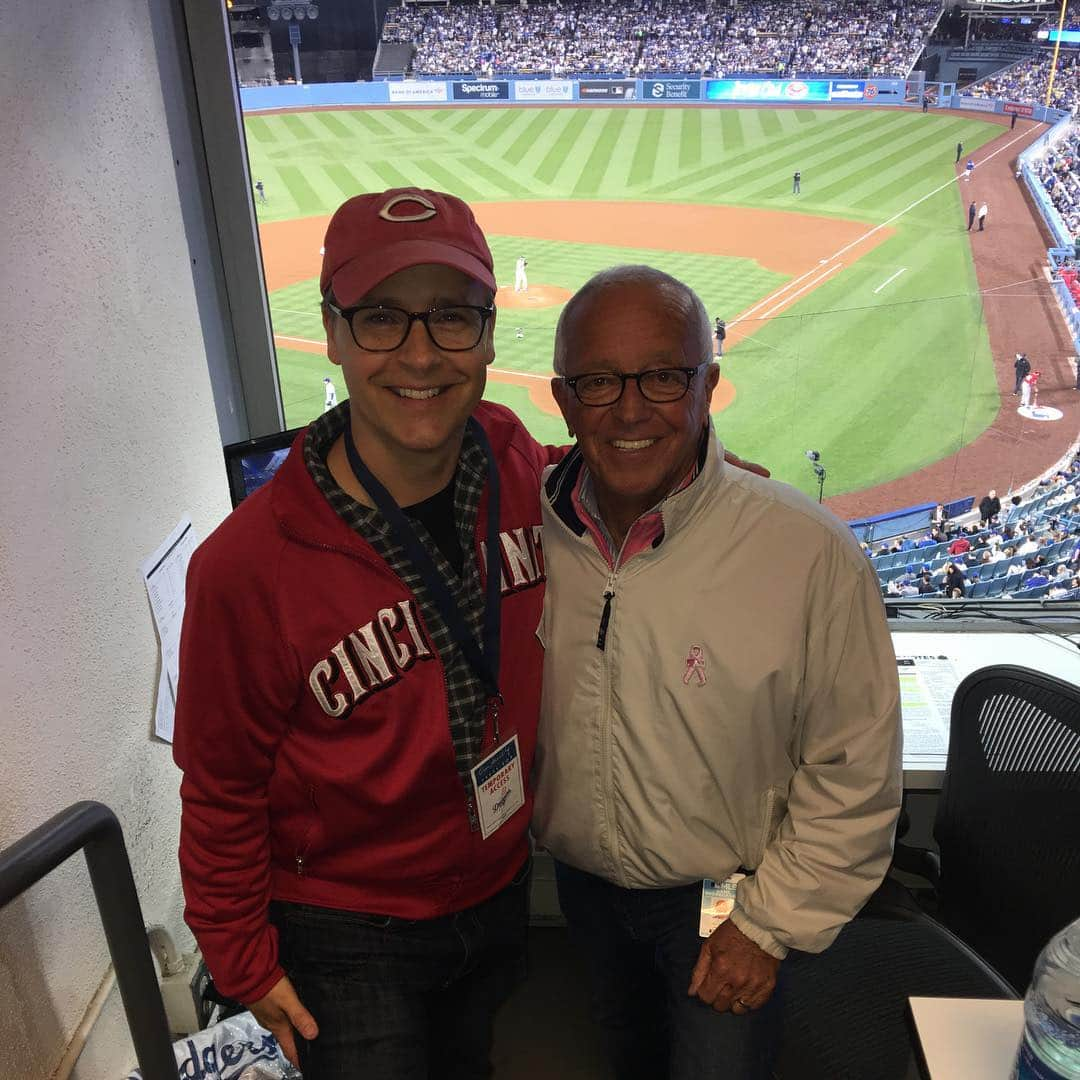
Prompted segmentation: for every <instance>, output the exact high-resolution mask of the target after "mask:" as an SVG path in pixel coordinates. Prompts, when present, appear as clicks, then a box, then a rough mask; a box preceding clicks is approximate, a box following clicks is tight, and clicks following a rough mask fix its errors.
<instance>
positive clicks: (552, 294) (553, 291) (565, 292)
mask: <svg viewBox="0 0 1080 1080" xmlns="http://www.w3.org/2000/svg"><path fill="white" fill-rule="evenodd" d="M570 295H571V294H570V290H569V289H564V288H563V287H562V286H561V285H530V286H529V287H528V289H526V290H525V292H514V290H513V289H511V288H510V286H509V285H503V286H502V287H501V288H500V289H499V291H498V292H497V293H496V294H495V306H496V307H500V308H543V307H554V306H555V305H556V304H565V303H566V301H567V300H569V299H570Z"/></svg>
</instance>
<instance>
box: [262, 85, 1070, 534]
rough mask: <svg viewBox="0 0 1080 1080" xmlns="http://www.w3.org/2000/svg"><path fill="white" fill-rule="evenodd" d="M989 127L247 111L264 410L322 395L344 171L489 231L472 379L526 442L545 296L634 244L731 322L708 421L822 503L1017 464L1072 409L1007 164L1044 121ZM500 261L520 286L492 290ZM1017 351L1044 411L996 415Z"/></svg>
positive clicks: (576, 112)
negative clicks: (430, 196) (332, 236)
mask: <svg viewBox="0 0 1080 1080" xmlns="http://www.w3.org/2000/svg"><path fill="white" fill-rule="evenodd" d="M1007 123H1008V118H1005V119H1004V120H999V119H998V118H995V117H991V116H988V115H986V114H967V113H956V112H951V113H934V114H931V115H922V114H919V113H916V112H906V111H905V112H898V111H887V110H881V109H866V108H862V109H837V108H833V109H829V110H824V109H813V108H807V107H796V108H791V107H789V108H783V109H777V108H715V107H714V108H700V107H678V106H664V107H656V106H651V107H649V108H647V109H640V108H630V109H628V108H618V107H615V108H612V107H604V106H597V107H574V108H565V107H558V106H547V107H501V108H490V107H489V108H480V107H475V106H473V107H468V108H451V107H434V108H410V109H379V110H377V111H376V110H372V109H367V110H365V109H356V108H349V109H337V108H335V109H311V110H304V111H301V112H282V113H273V114H266V113H261V114H258V115H249V116H247V117H246V118H245V126H246V129H247V135H248V147H249V151H250V155H251V162H252V174H253V175H256V176H259V177H260V178H262V180H263V181H264V183H265V188H266V191H267V195H268V201H267V204H265V205H263V204H259V205H258V207H257V209H258V213H259V220H260V234H261V238H262V246H263V257H264V264H265V270H266V276H267V287H268V291H269V292H270V299H271V311H272V316H273V325H274V331H275V342H276V345H277V350H278V362H279V373H280V380H281V389H282V397H283V401H284V403H285V410H286V421H287V424H288V425H290V426H294V425H297V424H300V423H303V422H306V421H307V420H308V419H310V418H311V416H313V415H315V414H316V412H317V411H318V410H319V408H321V404H322V398H321V394H322V389H321V384H322V377H323V376H324V375H326V374H328V373H329V372H330V365H329V363H328V361H326V360H325V347H324V345H323V343H322V342H321V341H320V337H321V334H320V329H321V324H320V321H319V306H318V305H319V298H318V289H317V277H318V267H319V249H320V246H321V242H322V239H321V238H322V233H323V230H324V229H325V225H326V221H327V217H328V215H329V213H330V212H331V211H332V209H333V208H334V207H335V206H336V205H337V204H338V203H339V202H340V201H341V200H342V199H343V198H345V197H347V196H349V195H352V194H356V193H357V192H360V191H369V190H378V189H381V188H384V187H387V186H391V185H410V184H416V185H419V186H423V187H434V188H439V189H443V190H447V191H451V192H453V193H455V194H457V195H459V196H461V197H463V198H465V199H467V200H468V201H469V202H470V203H471V204H472V205H473V207H474V209H475V211H476V213H477V217H478V219H479V220H480V222H481V224H482V225H483V227H484V229H485V231H486V232H487V234H488V236H489V237H490V239H491V246H492V251H493V253H494V256H495V266H496V274H497V278H498V281H499V283H500V285H501V286H505V288H504V289H500V294H499V297H498V306H499V309H500V316H499V321H498V326H497V330H496V353H497V355H496V360H495V364H494V366H493V369H492V371H491V374H490V378H489V381H488V391H487V396H488V397H490V398H492V399H494V400H498V401H502V402H505V403H506V404H509V405H511V406H512V407H513V408H515V409H516V410H517V411H518V412H519V413H520V414H521V415H522V417H523V418H524V419H525V421H526V423H527V424H528V426H529V427H530V429H531V430H532V431H533V433H534V434H535V435H536V436H537V437H538V438H540V439H542V440H544V441H547V442H561V441H564V439H565V428H564V427H563V425H562V424H561V422H560V420H559V418H558V416H557V413H556V410H555V409H554V405H553V402H552V399H551V396H550V391H549V389H548V383H547V380H548V378H549V376H550V374H551V355H552V343H553V339H554V328H555V322H556V320H557V318H558V314H559V311H560V310H561V305H562V303H563V301H564V300H565V299H566V297H567V296H568V295H569V293H570V292H572V291H573V290H574V289H575V288H577V287H578V286H579V285H580V284H581V283H582V282H584V281H585V280H586V279H587V278H588V277H589V276H590V275H591V274H592V273H593V272H595V271H596V270H598V269H601V268H602V267H605V266H609V265H612V264H614V263H620V262H643V263H649V264H651V265H655V266H658V267H660V268H661V269H664V270H667V271H668V272H670V273H672V274H675V275H676V276H678V277H680V278H682V279H684V280H686V281H687V282H688V283H689V284H690V285H692V286H693V287H694V288H695V289H696V290H697V291H698V292H699V293H700V295H701V296H702V298H703V300H704V301H705V304H706V306H707V308H708V310H709V312H710V313H711V314H712V315H714V316H721V317H723V318H725V319H726V320H727V322H728V327H729V333H728V338H727V342H726V348H725V355H724V357H723V361H722V365H721V372H722V380H721V384H720V387H719V390H718V393H717V395H716V398H715V400H714V412H715V413H716V414H717V426H718V430H719V432H720V434H721V437H722V438H723V439H724V441H725V442H726V443H727V444H729V445H730V446H732V447H734V448H736V449H738V451H739V452H740V453H743V454H745V455H747V456H750V457H752V458H754V459H756V460H759V461H763V462H766V463H767V464H768V465H769V467H770V468H771V469H772V471H773V474H774V475H775V476H777V477H778V478H780V479H782V480H785V481H787V482H789V483H792V484H795V485H796V486H799V487H801V488H803V489H805V490H807V491H812V490H816V488H815V483H816V482H815V479H814V476H813V474H812V473H811V472H810V470H809V469H807V467H806V461H805V458H804V453H803V452H804V451H805V449H806V448H807V447H814V448H815V449H817V450H818V451H819V452H820V453H821V455H822V457H823V458H825V459H826V460H828V462H829V490H828V491H827V493H826V494H827V495H829V499H828V502H829V504H830V506H831V507H832V508H833V509H834V510H835V511H836V512H837V513H839V514H841V515H843V516H847V517H849V518H850V517H856V516H860V515H865V514H872V513H878V512H882V511H885V510H889V509H893V508H896V507H899V506H903V505H905V504H907V503H912V502H917V501H920V500H925V499H928V498H929V499H939V500H948V499H951V498H958V497H963V496H965V495H968V494H971V493H972V492H973V491H975V490H978V489H985V488H986V487H988V486H995V485H996V486H997V487H999V488H1006V487H1008V486H1009V485H1010V484H1011V483H1015V484H1020V483H1023V482H1026V481H1027V480H1029V479H1030V478H1031V477H1032V476H1034V475H1036V474H1037V473H1038V472H1039V471H1040V470H1042V469H1045V468H1047V467H1048V466H1049V465H1051V464H1052V463H1053V462H1054V461H1056V460H1057V458H1059V457H1060V456H1061V454H1062V453H1064V451H1065V449H1066V448H1067V445H1068V443H1069V441H1070V439H1071V437H1072V436H1074V435H1075V432H1076V429H1077V421H1076V413H1077V408H1076V405H1075V404H1074V403H1073V401H1072V400H1071V398H1070V397H1068V396H1066V395H1065V394H1064V392H1058V391H1056V390H1055V387H1057V386H1059V385H1060V386H1062V387H1065V386H1069V387H1071V379H1069V378H1068V375H1069V374H1071V369H1070V372H1066V371H1065V369H1066V368H1067V367H1068V361H1067V360H1066V357H1067V356H1068V355H1069V353H1070V352H1071V349H1070V347H1069V342H1068V335H1067V334H1066V332H1065V330H1064V328H1063V327H1061V325H1060V318H1059V317H1058V316H1057V309H1056V305H1055V303H1054V300H1053V297H1052V296H1051V294H1050V291H1049V289H1048V288H1047V287H1046V284H1045V280H1044V279H1043V278H1042V276H1041V272H1040V271H1039V267H1040V266H1041V263H1042V262H1043V261H1045V250H1046V241H1045V239H1044V238H1043V236H1042V234H1041V232H1040V227H1039V224H1038V223H1037V220H1036V218H1035V215H1034V213H1033V211H1032V210H1031V208H1030V207H1029V206H1028V204H1027V202H1026V201H1025V199H1024V196H1023V194H1022V192H1021V190H1020V188H1019V186H1018V185H1017V184H1016V182H1015V180H1014V178H1013V175H1012V174H1013V169H1014V165H1013V162H1014V161H1015V157H1016V155H1017V153H1019V152H1020V150H1022V149H1023V148H1024V147H1025V146H1026V145H1028V143H1030V142H1031V141H1032V139H1033V138H1035V137H1036V136H1037V135H1038V134H1039V133H1040V132H1041V130H1042V128H1041V126H1040V125H1036V124H1034V123H1032V122H1031V121H1027V120H1024V121H1021V122H1020V123H1019V124H1018V125H1017V127H1016V130H1014V131H1012V132H1010V131H1009V130H1008V127H1007ZM1003 125H1004V126H1003ZM958 141H959V142H963V144H964V147H965V148H966V151H965V152H966V153H967V154H970V155H971V156H972V157H973V158H974V160H975V162H976V169H975V172H974V178H973V180H972V181H971V182H969V183H962V184H957V183H956V180H957V178H958V172H957V166H956V165H955V163H954V160H953V158H954V154H953V149H954V148H955V145H956V143H957V142H958ZM962 165H963V163H961V166H960V168H961V169H962ZM796 169H797V170H798V171H799V172H800V173H801V178H802V179H801V192H800V194H799V195H798V196H793V195H792V191H791V176H792V174H793V172H794V171H795V170H796ZM973 197H977V198H978V199H979V202H980V203H982V202H988V203H989V204H990V206H991V207H992V208H993V214H992V217H991V218H990V219H989V220H988V223H987V228H986V230H985V231H984V232H983V233H972V234H969V233H968V232H967V231H966V228H965V226H966V220H965V216H964V215H965V211H966V206H967V201H968V200H970V198H973ZM521 256H524V257H526V258H527V259H528V275H529V276H528V283H529V289H528V291H526V292H525V293H520V292H519V293H515V292H514V288H513V286H514V266H515V261H516V260H517V259H518V258H519V257H521ZM1019 348H1026V349H1027V350H1028V351H1035V352H1036V353H1037V354H1038V355H1039V356H1040V357H1043V356H1046V357H1048V358H1050V359H1047V360H1046V361H1043V368H1044V370H1046V369H1049V372H1048V373H1047V377H1045V382H1046V393H1045V395H1044V396H1045V398H1046V402H1045V403H1046V404H1048V405H1053V406H1056V407H1058V408H1061V409H1063V411H1064V412H1065V422H1064V423H1060V424H1041V425H1040V424H1035V423H1033V422H1031V421H1029V420H1027V419H1026V418H1024V417H1023V416H1020V415H1019V414H1017V413H1016V411H1015V409H1014V408H1013V405H1012V404H1011V397H1010V396H1009V391H1010V390H1011V378H1012V367H1011V365H1012V357H1013V355H1014V353H1015V352H1016V350H1017V349H1019ZM320 356H321V357H322V358H323V359H321V360H320V359H319V357H320ZM1055 365H1057V367H1060V368H1061V370H1060V371H1057V370H1056V367H1055Z"/></svg>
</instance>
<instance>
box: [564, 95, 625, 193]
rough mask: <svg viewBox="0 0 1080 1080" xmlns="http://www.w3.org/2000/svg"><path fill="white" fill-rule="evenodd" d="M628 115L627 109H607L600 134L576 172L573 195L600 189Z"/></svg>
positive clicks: (595, 191) (594, 191)
mask: <svg viewBox="0 0 1080 1080" xmlns="http://www.w3.org/2000/svg"><path fill="white" fill-rule="evenodd" d="M638 115H640V114H638ZM630 116H631V112H630V110H629V109H611V110H609V111H608V114H607V116H606V118H605V119H604V126H603V127H602V128H601V129H600V135H599V137H598V138H597V140H596V142H595V143H593V148H592V153H591V154H589V156H588V158H586V159H585V164H584V165H583V166H582V169H581V172H580V173H579V174H578V179H577V183H576V184H575V185H574V194H575V195H595V194H596V193H597V192H598V191H599V190H600V185H601V183H602V182H603V179H604V174H605V173H606V172H607V168H608V166H609V165H610V164H611V162H612V158H613V157H614V155H615V152H616V150H617V148H618V146H619V136H620V135H621V134H622V130H623V128H624V127H625V126H626V121H627V119H628V118H629V117H630Z"/></svg>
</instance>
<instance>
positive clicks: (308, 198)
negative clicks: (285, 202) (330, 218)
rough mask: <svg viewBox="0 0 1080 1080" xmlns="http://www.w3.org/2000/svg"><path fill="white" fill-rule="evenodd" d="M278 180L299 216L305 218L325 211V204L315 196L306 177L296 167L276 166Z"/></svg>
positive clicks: (298, 167) (302, 171)
mask: <svg viewBox="0 0 1080 1080" xmlns="http://www.w3.org/2000/svg"><path fill="white" fill-rule="evenodd" d="M278 179H279V180H280V181H281V182H282V183H283V184H284V185H285V187H286V189H287V190H288V192H289V194H290V195H291V196H292V199H293V202H295V203H296V209H297V210H299V211H300V216H302V217H307V216H309V215H310V214H321V213H322V212H323V210H324V209H325V205H326V204H325V202H324V201H323V200H322V199H320V198H319V196H318V195H316V193H315V191H314V189H313V188H312V186H311V184H310V183H309V182H308V178H307V175H306V174H305V172H304V170H303V169H302V168H301V167H300V166H298V165H280V166H278Z"/></svg>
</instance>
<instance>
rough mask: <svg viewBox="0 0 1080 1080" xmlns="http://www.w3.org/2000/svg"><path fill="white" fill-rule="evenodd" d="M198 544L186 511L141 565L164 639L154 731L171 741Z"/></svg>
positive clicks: (161, 638)
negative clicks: (182, 630)
mask: <svg viewBox="0 0 1080 1080" xmlns="http://www.w3.org/2000/svg"><path fill="white" fill-rule="evenodd" d="M195 544H196V541H195V530H194V528H193V527H192V524H191V518H190V517H188V516H187V515H186V514H185V515H184V517H182V518H181V519H180V522H179V524H178V525H177V526H176V528H175V529H173V531H172V532H171V533H169V535H168V537H167V538H166V539H165V540H164V542H163V543H162V544H161V545H160V546H159V547H158V548H157V550H156V551H155V552H154V553H153V554H152V555H150V556H148V557H147V558H145V559H143V561H142V563H141V564H140V567H139V569H140V570H141V571H142V576H143V580H144V581H145V582H146V592H147V594H148V595H149V597H150V610H151V611H152V612H153V615H154V623H155V625H156V626H157V632H158V639H159V641H160V642H161V677H160V679H159V680H158V694H157V709H156V711H155V714H154V733H155V734H156V735H157V736H158V737H159V738H162V739H166V740H167V741H168V742H172V736H173V714H174V712H175V709H176V687H177V684H178V682H179V681H180V627H181V624H182V623H183V621H184V587H185V584H186V582H187V570H188V563H189V562H191V553H192V552H193V551H194V550H195Z"/></svg>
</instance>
